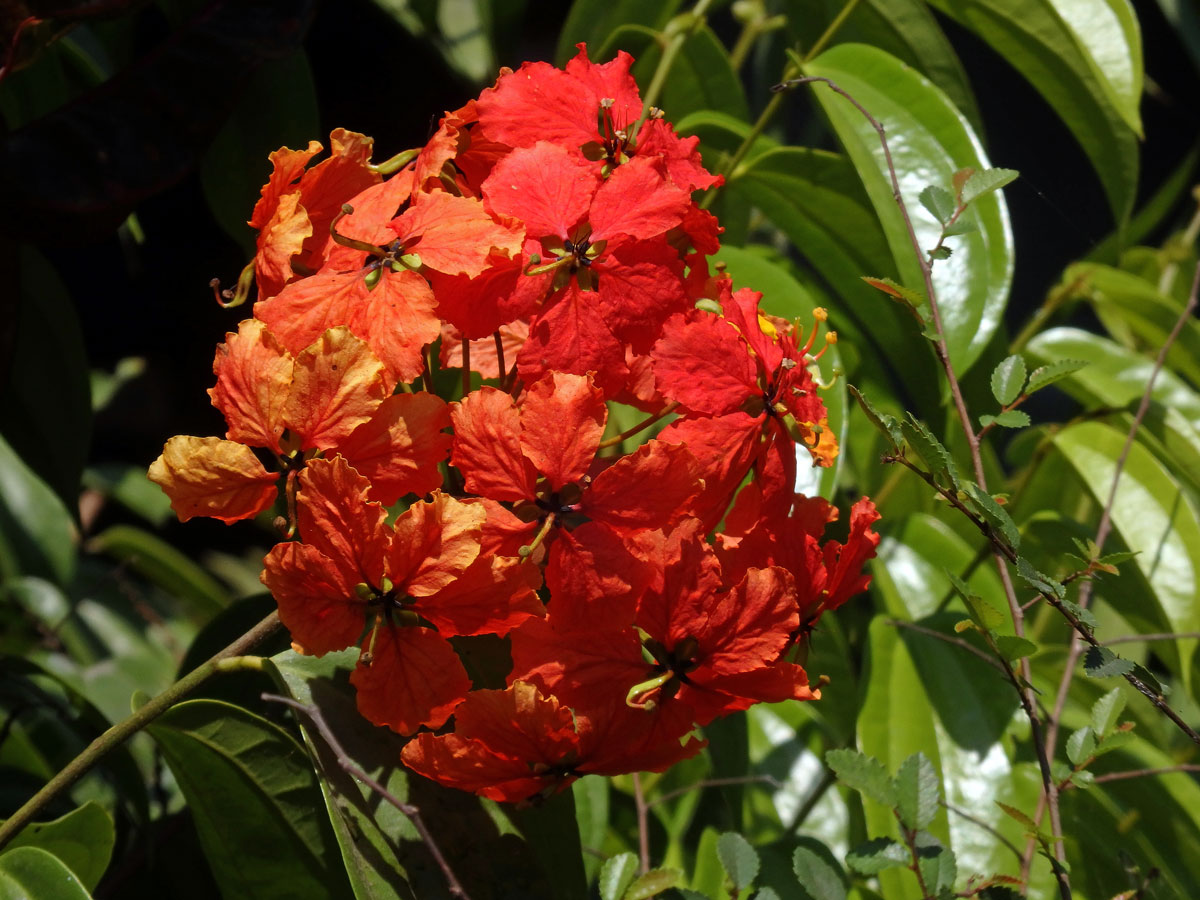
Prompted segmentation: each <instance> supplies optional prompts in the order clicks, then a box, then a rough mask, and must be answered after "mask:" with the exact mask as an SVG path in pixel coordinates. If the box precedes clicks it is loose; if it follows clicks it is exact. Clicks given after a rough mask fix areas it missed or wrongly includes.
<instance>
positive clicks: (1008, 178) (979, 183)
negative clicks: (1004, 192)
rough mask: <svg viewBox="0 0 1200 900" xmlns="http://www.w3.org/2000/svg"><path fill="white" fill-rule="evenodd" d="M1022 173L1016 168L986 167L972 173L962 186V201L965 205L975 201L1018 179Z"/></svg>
mask: <svg viewBox="0 0 1200 900" xmlns="http://www.w3.org/2000/svg"><path fill="white" fill-rule="evenodd" d="M1020 174H1021V173H1020V172H1018V171H1016V170H1015V169H984V170H983V171H981V172H973V173H971V175H970V176H969V177H968V178H967V180H966V183H965V184H963V188H962V200H961V202H962V204H963V206H966V205H968V204H970V203H974V202H975V201H976V200H978V199H979V198H980V197H984V196H986V195H988V194H990V193H991V192H992V191H998V190H1000V189H1001V188H1002V187H1004V186H1005V185H1007V184H1011V183H1012V182H1014V181H1016V180H1017V176H1018V175H1020Z"/></svg>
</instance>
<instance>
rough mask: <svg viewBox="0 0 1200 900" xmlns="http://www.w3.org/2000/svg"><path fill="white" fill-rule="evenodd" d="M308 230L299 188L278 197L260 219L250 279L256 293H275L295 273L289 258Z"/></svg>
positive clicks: (269, 294) (281, 288)
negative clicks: (271, 211)
mask: <svg viewBox="0 0 1200 900" xmlns="http://www.w3.org/2000/svg"><path fill="white" fill-rule="evenodd" d="M312 233H313V226H312V222H311V221H310V220H309V218H308V211H307V210H306V209H305V208H304V206H303V205H302V204H301V202H300V192H299V191H293V192H292V193H290V194H285V195H283V196H282V197H280V198H279V201H278V203H277V205H276V207H275V212H274V214H273V215H272V216H271V218H269V219H268V220H267V221H266V222H264V223H263V225H262V229H261V230H260V231H259V233H258V240H257V242H256V247H257V252H256V253H255V255H254V279H255V282H256V283H257V284H258V295H259V297H263V298H265V297H273V296H275V295H276V294H278V293H279V292H280V291H281V290H283V286H284V285H285V284H287V283H288V282H289V281H291V280H292V279H293V278H294V277H295V276H296V273H295V272H293V271H292V260H293V259H294V258H295V257H296V255H297V254H298V253H299V252H300V251H301V250H302V249H303V247H304V242H305V241H306V240H308V239H309V238H310V237H312Z"/></svg>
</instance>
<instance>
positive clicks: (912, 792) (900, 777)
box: [895, 753, 939, 829]
mask: <svg viewBox="0 0 1200 900" xmlns="http://www.w3.org/2000/svg"><path fill="white" fill-rule="evenodd" d="M895 785H896V809H897V811H898V812H899V813H900V821H901V822H902V823H903V824H904V826H905V827H906V828H912V829H917V828H925V827H927V826H928V825H929V823H930V822H932V821H933V817H934V816H935V815H937V811H938V794H939V783H938V776H937V772H935V771H934V770H933V764H932V763H930V762H929V760H928V758H926V756H925V754H924V753H914V754H913V755H912V756H910V757H908V759H906V760H904V762H903V763H902V764H901V766H900V769H899V770H898V771H897V772H896V779H895Z"/></svg>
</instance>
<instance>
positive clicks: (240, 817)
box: [147, 700, 348, 898]
mask: <svg viewBox="0 0 1200 900" xmlns="http://www.w3.org/2000/svg"><path fill="white" fill-rule="evenodd" d="M147 730H148V731H149V733H150V734H151V736H152V737H153V738H154V740H155V741H156V742H157V743H158V746H159V749H160V750H161V751H162V754H163V758H164V759H165V760H166V761H167V765H168V766H170V768H171V772H172V773H173V774H174V776H175V779H176V781H177V782H178V783H179V786H180V788H181V789H182V791H183V795H184V797H186V798H187V801H188V806H189V808H190V809H191V813H192V816H193V818H194V820H195V822H196V830H197V831H198V832H199V836H200V843H201V845H202V846H203V847H204V855H205V857H206V858H207V859H208V863H209V866H210V867H211V869H212V872H213V877H214V878H215V879H216V881H217V883H218V884H219V885H220V886H221V888H222V891H223V892H224V893H226V894H228V895H230V896H243V897H255V898H271V897H279V898H308V897H312V898H326V897H345V896H347V895H348V891H347V885H346V882H345V879H344V877H343V876H342V874H341V866H340V865H335V861H336V854H335V850H334V842H333V835H332V834H331V833H330V830H329V826H328V824H327V823H326V822H325V821H324V819H323V817H318V816H315V815H314V814H313V811H314V810H315V809H317V808H319V807H318V803H319V800H318V793H317V780H316V777H315V775H314V774H313V770H312V767H311V766H310V765H309V762H308V756H307V754H305V752H304V750H303V748H301V747H300V745H299V744H297V743H296V742H295V740H293V739H292V737H291V736H290V735H288V733H287V732H285V731H283V730H282V729H280V728H278V727H276V726H275V725H272V724H271V723H270V722H268V721H267V720H266V719H263V718H261V717H260V716H256V715H254V714H253V713H251V712H248V711H247V710H244V709H241V708H240V707H237V706H232V705H231V704H228V703H220V702H218V701H215V700H189V701H186V702H184V703H180V704H179V705H178V706H174V707H172V708H171V709H169V710H167V712H165V713H164V714H163V715H162V716H160V717H159V718H158V719H157V720H156V721H155V722H154V723H153V724H152V725H150V726H149V728H148V729H147ZM248 858H249V859H253V860H254V865H252V866H248V865H245V860H246V859H248Z"/></svg>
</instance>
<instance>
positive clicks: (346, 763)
mask: <svg viewBox="0 0 1200 900" xmlns="http://www.w3.org/2000/svg"><path fill="white" fill-rule="evenodd" d="M262 698H263V699H264V700H269V701H270V702H272V703H282V704H283V705H284V706H289V707H291V708H292V709H293V710H295V711H296V712H298V713H301V714H303V715H304V716H305V718H307V719H308V720H309V721H310V722H311V723H312V724H313V726H314V727H315V728H316V730H317V733H318V734H320V735H321V739H322V740H323V741H325V744H326V745H327V746H328V747H329V749H330V750H332V751H333V755H334V756H335V757H336V758H337V763H338V766H339V767H341V769H342V771H343V772H345V773H346V774H347V775H349V776H350V777H351V778H355V779H357V780H358V781H361V782H362V783H363V784H365V785H366V786H367V787H369V788H370V789H371V790H373V791H374V792H375V793H377V794H378V795H379V796H380V798H381V799H383V800H385V801H387V802H388V803H390V804H391V805H392V806H394V807H396V809H398V810H400V812H401V813H403V814H404V816H405V817H406V818H407V819H408V820H409V821H410V822H412V824H413V828H415V829H416V830H417V834H419V835H420V836H421V840H422V841H424V843H425V846H426V847H428V848H429V853H430V855H432V856H433V859H434V861H435V862H436V863H437V864H438V867H439V868H440V869H441V870H442V874H443V875H445V876H446V883H447V887H448V888H449V890H450V893H451V894H453V895H454V896H455V897H461V898H462V900H471V898H470V897H469V896H468V895H467V892H466V890H465V889H464V888H463V886H462V885H461V884H459V883H458V879H457V878H456V877H455V875H454V870H453V869H451V868H450V864H449V863H448V862H447V861H446V857H444V856H442V851H441V850H439V849H438V845H437V841H435V840H434V838H433V835H432V834H431V833H430V831H429V829H428V828H427V827H426V826H425V821H424V819H422V818H421V810H420V809H418V808H417V807H416V806H413V804H411V803H405V802H404V801H403V800H401V799H400V798H398V797H396V796H395V795H394V794H392V793H391V792H390V791H389V790H388V789H387V788H385V787H384V786H383V785H382V784H380V783H379V782H378V781H376V780H375V779H374V778H372V777H371V776H370V775H368V774H367V773H366V772H364V771H363V770H362V769H361V768H359V767H358V766H357V765H355V764H354V763H353V762H351V761H350V757H349V755H348V754H347V753H346V751H345V750H343V749H342V745H341V743H340V742H339V741H338V739H337V737H335V736H334V733H333V730H332V729H330V727H329V724H328V723H327V722H326V721H325V717H324V716H323V715H322V714H321V710H320V709H318V708H317V707H315V706H308V705H306V704H304V703H300V702H298V701H296V700H293V699H291V698H290V697H281V696H279V695H278V694H263V695H262Z"/></svg>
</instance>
